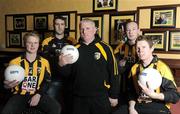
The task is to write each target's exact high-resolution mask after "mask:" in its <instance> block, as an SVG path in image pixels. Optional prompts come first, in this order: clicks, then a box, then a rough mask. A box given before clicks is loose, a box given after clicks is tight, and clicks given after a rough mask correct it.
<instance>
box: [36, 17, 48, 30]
mask: <svg viewBox="0 0 180 114" xmlns="http://www.w3.org/2000/svg"><path fill="white" fill-rule="evenodd" d="M47 29H48V18H47V15H34V30H47Z"/></svg>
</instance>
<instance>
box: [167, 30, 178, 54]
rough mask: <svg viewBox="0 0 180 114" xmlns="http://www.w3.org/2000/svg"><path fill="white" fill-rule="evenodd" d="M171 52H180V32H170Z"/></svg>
mask: <svg viewBox="0 0 180 114" xmlns="http://www.w3.org/2000/svg"><path fill="white" fill-rule="evenodd" d="M168 50H169V51H180V30H173V31H169V48H168Z"/></svg>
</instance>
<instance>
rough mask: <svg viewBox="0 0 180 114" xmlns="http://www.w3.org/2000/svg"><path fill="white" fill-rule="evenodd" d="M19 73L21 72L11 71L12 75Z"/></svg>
mask: <svg viewBox="0 0 180 114" xmlns="http://www.w3.org/2000/svg"><path fill="white" fill-rule="evenodd" d="M18 73H19V71H17V70H13V71H10V74H18Z"/></svg>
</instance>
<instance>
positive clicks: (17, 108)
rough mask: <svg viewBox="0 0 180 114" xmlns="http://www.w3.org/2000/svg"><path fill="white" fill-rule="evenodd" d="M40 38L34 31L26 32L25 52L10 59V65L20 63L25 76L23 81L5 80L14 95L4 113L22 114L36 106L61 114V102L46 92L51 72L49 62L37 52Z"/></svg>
mask: <svg viewBox="0 0 180 114" xmlns="http://www.w3.org/2000/svg"><path fill="white" fill-rule="evenodd" d="M39 40H40V39H39V36H38V35H37V34H35V33H33V32H30V33H27V34H25V35H24V43H25V46H26V52H25V54H24V55H22V56H19V57H17V58H15V59H13V60H11V61H10V65H11V64H15V65H20V66H22V67H23V68H24V69H25V77H24V80H23V81H22V82H21V83H19V82H18V81H17V80H14V81H8V80H4V87H5V88H6V89H11V90H12V92H13V95H12V97H11V98H10V99H9V100H8V102H7V103H6V105H5V107H4V109H3V111H2V114H21V113H22V112H23V111H24V110H25V109H26V108H29V107H36V108H38V109H39V110H40V111H42V112H45V113H46V114H60V105H59V103H58V102H57V101H56V100H54V99H52V98H51V97H49V96H47V95H46V94H45V92H46V91H47V89H48V86H49V83H50V81H51V77H50V76H51V73H50V67H49V62H48V61H47V60H46V59H45V58H43V57H41V56H40V55H38V54H37V51H38V48H39ZM32 84H33V86H29V85H32Z"/></svg>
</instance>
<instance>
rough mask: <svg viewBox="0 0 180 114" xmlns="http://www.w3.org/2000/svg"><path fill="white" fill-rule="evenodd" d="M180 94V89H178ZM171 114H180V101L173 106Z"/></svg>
mask: <svg viewBox="0 0 180 114" xmlns="http://www.w3.org/2000/svg"><path fill="white" fill-rule="evenodd" d="M177 89H178V92H180V87H178V88H177ZM170 111H171V114H180V100H179V101H178V102H177V103H176V104H171V108H170Z"/></svg>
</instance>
